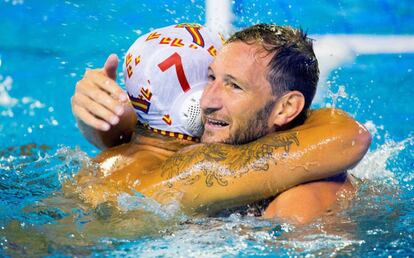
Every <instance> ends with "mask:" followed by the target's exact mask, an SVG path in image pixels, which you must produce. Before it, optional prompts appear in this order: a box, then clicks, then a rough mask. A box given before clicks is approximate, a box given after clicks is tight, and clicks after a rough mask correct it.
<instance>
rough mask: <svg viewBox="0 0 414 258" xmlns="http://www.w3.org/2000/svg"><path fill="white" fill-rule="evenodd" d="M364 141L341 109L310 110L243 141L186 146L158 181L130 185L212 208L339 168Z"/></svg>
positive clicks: (354, 157) (195, 208)
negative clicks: (292, 124) (289, 124)
mask: <svg viewBox="0 0 414 258" xmlns="http://www.w3.org/2000/svg"><path fill="white" fill-rule="evenodd" d="M370 140H371V137H370V134H369V133H368V132H367V130H366V129H365V128H364V127H363V126H362V125H360V124H359V123H358V122H356V121H355V120H353V119H352V118H351V117H349V116H348V115H347V114H346V113H345V112H343V111H340V110H333V109H321V110H316V111H313V112H312V113H311V115H310V116H309V118H308V119H307V121H306V123H305V124H304V125H302V126H299V127H296V128H294V129H291V130H287V131H284V132H277V133H272V134H269V135H267V136H265V137H263V138H261V139H258V140H256V141H255V142H251V143H249V144H245V145H226V144H200V145H194V146H191V147H187V148H185V149H183V150H181V151H179V152H178V153H176V154H174V155H173V156H171V157H170V158H169V159H168V160H167V161H165V163H164V164H163V165H162V166H161V168H160V170H159V173H160V174H161V177H162V178H163V179H164V180H162V181H158V182H154V181H152V180H151V178H150V177H148V178H145V177H144V178H142V181H141V182H142V183H143V184H142V185H140V186H139V187H137V188H136V190H138V191H140V192H141V193H143V194H144V195H146V196H151V197H153V198H154V199H156V200H157V201H159V202H161V203H165V202H167V201H169V200H170V199H171V198H177V196H178V198H180V202H181V205H182V207H183V208H184V209H185V210H187V211H190V212H207V213H214V212H216V211H219V210H221V209H223V208H230V207H235V206H240V205H244V204H248V203H251V202H253V201H257V200H262V199H265V198H269V197H272V196H275V195H276V194H278V193H280V192H282V191H284V190H286V189H288V188H290V187H293V186H295V185H298V184H301V183H305V182H309V181H313V180H317V179H321V178H326V177H329V176H333V175H335V174H337V173H340V172H341V171H343V170H345V169H348V168H350V167H352V166H353V165H355V164H356V163H357V162H358V161H359V160H360V159H361V158H362V157H363V155H364V154H365V152H366V151H367V149H368V147H369V144H370Z"/></svg>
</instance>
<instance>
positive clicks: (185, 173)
mask: <svg viewBox="0 0 414 258" xmlns="http://www.w3.org/2000/svg"><path fill="white" fill-rule="evenodd" d="M292 145H296V146H299V139H298V133H297V132H291V133H282V134H276V133H275V134H271V135H268V136H266V137H263V138H261V139H259V140H257V141H255V142H252V143H249V144H244V145H237V146H232V145H226V144H201V145H197V146H194V147H192V148H188V149H186V150H183V151H181V152H179V153H176V154H174V155H173V156H171V157H170V158H169V159H168V160H167V161H166V162H165V163H164V164H163V165H162V167H161V169H162V177H164V178H165V179H167V180H168V181H167V185H168V186H169V187H172V186H173V184H174V182H177V181H182V182H184V183H185V184H193V183H195V182H197V181H199V180H201V179H202V178H203V179H204V180H205V184H206V185H207V186H209V187H210V186H213V185H214V183H217V184H218V185H221V186H226V185H228V181H227V177H229V176H230V177H240V176H242V175H244V174H246V173H248V172H249V171H251V170H255V171H267V170H268V169H269V165H270V164H271V163H270V162H271V161H272V162H273V163H274V164H275V165H276V164H277V160H278V159H283V158H285V157H287V156H288V154H289V152H290V149H291V146H292Z"/></svg>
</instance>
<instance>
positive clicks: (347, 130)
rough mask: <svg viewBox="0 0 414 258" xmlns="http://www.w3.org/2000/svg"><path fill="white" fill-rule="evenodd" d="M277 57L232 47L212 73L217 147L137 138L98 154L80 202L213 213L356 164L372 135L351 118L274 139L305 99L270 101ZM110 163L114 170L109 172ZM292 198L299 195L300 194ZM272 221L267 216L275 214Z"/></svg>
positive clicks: (210, 139)
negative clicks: (151, 202) (121, 197)
mask: <svg viewBox="0 0 414 258" xmlns="http://www.w3.org/2000/svg"><path fill="white" fill-rule="evenodd" d="M269 58H270V56H269V55H266V53H265V52H264V51H261V50H260V48H258V47H257V46H255V45H247V44H244V43H240V42H236V43H230V44H227V45H226V46H225V47H224V48H223V50H222V51H221V52H219V54H218V56H217V58H216V59H215V61H214V62H213V64H212V65H211V67H210V69H209V85H208V86H207V88H206V90H205V92H204V94H203V96H202V99H201V108H202V113H203V121H204V122H205V128H206V129H205V133H204V134H203V137H202V140H203V142H206V143H214V144H201V145H196V146H193V147H187V148H183V149H181V150H180V151H178V152H176V151H177V150H178V149H177V148H175V147H174V146H175V145H177V143H178V142H171V141H167V142H165V141H166V138H163V139H158V138H154V137H153V136H150V137H144V136H138V138H137V139H136V140H135V141H134V142H133V143H130V144H132V145H121V146H119V147H116V148H115V149H113V150H108V151H107V152H104V153H103V154H101V155H100V156H99V157H98V159H97V162H98V163H99V164H100V167H101V169H100V170H99V173H98V177H94V176H92V177H91V176H88V171H84V172H82V173H80V176H79V177H78V178H79V185H80V186H81V187H80V188H81V191H80V192H81V196H82V198H83V199H85V200H86V201H87V202H89V203H91V204H92V205H97V204H98V203H100V202H103V201H112V202H116V196H117V195H118V194H119V193H120V192H129V193H132V192H133V191H139V192H141V193H143V194H144V195H146V196H150V197H152V198H154V199H155V200H157V201H159V202H161V203H166V202H168V201H170V200H171V199H176V200H178V201H180V203H181V205H182V208H183V210H185V211H187V212H189V213H200V212H202V213H214V212H216V211H219V210H220V209H223V208H229V207H233V206H238V205H244V204H248V203H251V202H253V201H257V200H261V199H265V198H269V197H272V196H276V195H277V194H278V193H280V192H282V191H284V190H286V189H288V188H290V187H292V186H295V185H298V184H301V183H305V182H309V181H313V180H317V179H322V178H326V177H330V176H333V175H335V174H338V173H340V172H342V171H343V170H345V169H347V168H349V167H350V166H352V165H354V164H355V163H356V162H358V161H359V160H360V159H361V158H362V156H363V155H364V153H365V152H366V150H367V149H368V146H369V142H370V136H369V133H368V132H367V131H366V130H365V128H363V127H362V126H360V125H359V124H358V123H357V122H355V121H354V120H353V119H351V118H349V117H348V116H347V115H346V114H344V113H343V112H340V111H332V110H321V111H315V112H314V113H313V114H312V116H310V117H309V119H308V120H307V121H306V123H305V124H304V125H302V126H300V127H298V128H295V129H292V130H288V131H283V132H274V131H275V129H276V128H278V127H281V126H283V125H286V124H288V123H289V122H290V121H292V120H293V119H294V118H295V117H296V116H297V115H298V113H299V112H300V111H301V110H302V108H303V104H304V103H303V96H302V95H301V94H300V93H298V92H288V93H286V94H285V95H283V96H273V95H272V94H271V88H270V85H269V83H268V82H267V80H266V74H267V70H266V69H267V64H268V62H269ZM269 103H270V104H271V105H269ZM269 107H270V108H269ZM272 132H274V133H272ZM263 135H266V136H264V137H262V138H260V139H258V140H257V141H252V140H254V139H256V138H259V137H261V136H263ZM221 142H226V143H231V144H234V143H239V144H240V143H244V142H250V143H248V144H245V145H234V146H232V145H224V144H220V143H221ZM134 144H135V145H137V144H138V145H140V146H134ZM171 144H172V145H174V146H173V147H171V146H170V145H171ZM181 147H182V146H181ZM174 148H175V149H174ZM166 149H167V150H166ZM175 152H176V153H175ZM338 154H342V155H338ZM327 157H329V158H327ZM108 160H109V161H108ZM112 161H115V163H114V164H115V165H113V166H111V165H109V166H108V164H110V163H111V162H112ZM105 164H106V165H105ZM105 166H106V167H109V169H106V172H105V171H103V170H104V168H105ZM311 186H312V185H311ZM318 186H320V185H318ZM311 189H314V190H315V191H318V187H314V188H311ZM290 191H292V192H291V193H293V195H295V189H292V190H290ZM286 193H289V191H287V192H286ZM297 193H299V194H300V191H297ZM325 193H326V195H327V196H330V197H332V194H336V192H335V191H326V192H325ZM299 196H300V195H299ZM321 198H324V197H323V196H321ZM319 200H320V198H319ZM279 203H280V202H279ZM324 203H327V202H324ZM286 205H287V206H286ZM271 206H272V205H271ZM279 206H280V205H279ZM320 207H321V208H324V206H320ZM281 208H283V207H281ZM285 208H286V209H289V204H288V203H287V204H285ZM310 214H311V213H310ZM273 215H276V213H274V212H271V211H268V212H266V216H267V217H272V216H273Z"/></svg>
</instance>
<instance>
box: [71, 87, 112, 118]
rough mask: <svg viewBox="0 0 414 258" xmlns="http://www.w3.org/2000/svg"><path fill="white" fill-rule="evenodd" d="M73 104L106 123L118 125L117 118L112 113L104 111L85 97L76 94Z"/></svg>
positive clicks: (100, 106) (102, 107) (104, 109)
mask: <svg viewBox="0 0 414 258" xmlns="http://www.w3.org/2000/svg"><path fill="white" fill-rule="evenodd" d="M74 102H75V103H74V104H75V105H78V106H80V107H82V108H83V109H85V110H87V111H88V112H89V113H90V114H91V115H93V116H95V117H98V118H100V119H101V120H104V121H105V122H107V123H110V124H112V125H116V124H117V123H119V117H118V116H117V115H115V114H114V113H112V112H111V111H110V110H108V109H106V108H105V107H104V106H102V105H100V104H99V103H97V102H95V101H93V100H92V99H90V98H88V97H87V96H85V95H82V94H78V95H76V97H74Z"/></svg>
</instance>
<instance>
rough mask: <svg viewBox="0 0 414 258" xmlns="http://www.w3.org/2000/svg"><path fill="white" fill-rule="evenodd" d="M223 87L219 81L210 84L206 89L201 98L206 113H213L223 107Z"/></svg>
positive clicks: (201, 104)
mask: <svg viewBox="0 0 414 258" xmlns="http://www.w3.org/2000/svg"><path fill="white" fill-rule="evenodd" d="M221 89H222V87H221V83H220V82H218V81H215V82H213V83H211V84H209V85H208V86H207V87H206V88H205V89H204V92H203V95H202V96H201V100H200V107H201V110H202V111H203V113H204V114H205V115H208V114H211V113H213V112H214V111H217V110H220V109H221V108H222V105H223V101H222V97H223V93H222V92H221Z"/></svg>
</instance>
